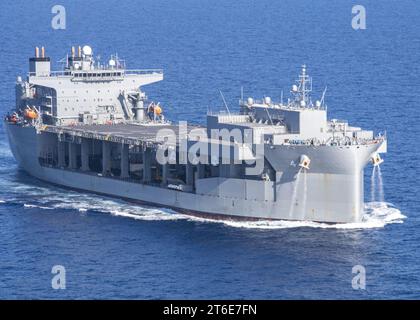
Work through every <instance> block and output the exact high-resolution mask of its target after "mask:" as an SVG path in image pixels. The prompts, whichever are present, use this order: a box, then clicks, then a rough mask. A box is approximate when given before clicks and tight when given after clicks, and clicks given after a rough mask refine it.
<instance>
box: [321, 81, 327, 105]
mask: <svg viewBox="0 0 420 320" xmlns="http://www.w3.org/2000/svg"><path fill="white" fill-rule="evenodd" d="M326 93H327V86H325V89H324V91H323V92H322V96H321V106H323V107H324V106H325V105H324V102H325V94H326Z"/></svg>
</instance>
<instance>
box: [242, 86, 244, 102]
mask: <svg viewBox="0 0 420 320" xmlns="http://www.w3.org/2000/svg"><path fill="white" fill-rule="evenodd" d="M243 101H244V86H241V102H243Z"/></svg>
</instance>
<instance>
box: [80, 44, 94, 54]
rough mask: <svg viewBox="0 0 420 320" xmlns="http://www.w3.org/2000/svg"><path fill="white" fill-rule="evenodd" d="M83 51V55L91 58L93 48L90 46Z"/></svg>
mask: <svg viewBox="0 0 420 320" xmlns="http://www.w3.org/2000/svg"><path fill="white" fill-rule="evenodd" d="M82 51H83V54H84V55H85V56H91V55H92V48H91V47H89V46H84V47H83V49H82Z"/></svg>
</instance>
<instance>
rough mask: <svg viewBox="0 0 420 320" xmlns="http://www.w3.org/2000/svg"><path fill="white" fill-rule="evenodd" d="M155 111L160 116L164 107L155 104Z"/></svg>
mask: <svg viewBox="0 0 420 320" xmlns="http://www.w3.org/2000/svg"><path fill="white" fill-rule="evenodd" d="M154 112H155V114H156V115H157V116H160V115H161V114H162V108H161V107H160V106H155V108H154Z"/></svg>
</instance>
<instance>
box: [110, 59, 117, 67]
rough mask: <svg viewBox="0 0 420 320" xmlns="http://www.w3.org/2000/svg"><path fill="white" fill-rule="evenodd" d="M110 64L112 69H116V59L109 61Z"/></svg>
mask: <svg viewBox="0 0 420 320" xmlns="http://www.w3.org/2000/svg"><path fill="white" fill-rule="evenodd" d="M108 64H109V66H110V67H115V64H116V63H115V60H114V59H111V60H109V62H108Z"/></svg>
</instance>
